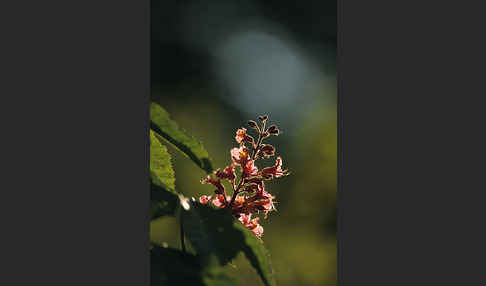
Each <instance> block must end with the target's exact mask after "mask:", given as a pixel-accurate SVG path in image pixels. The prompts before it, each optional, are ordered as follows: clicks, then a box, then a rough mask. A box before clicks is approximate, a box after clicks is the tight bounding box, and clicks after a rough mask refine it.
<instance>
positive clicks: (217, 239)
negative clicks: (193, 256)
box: [181, 202, 276, 286]
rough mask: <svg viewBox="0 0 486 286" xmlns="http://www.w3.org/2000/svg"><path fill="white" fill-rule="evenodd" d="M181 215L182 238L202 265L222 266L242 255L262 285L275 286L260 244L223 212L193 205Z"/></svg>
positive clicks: (268, 263)
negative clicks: (214, 263)
mask: <svg viewBox="0 0 486 286" xmlns="http://www.w3.org/2000/svg"><path fill="white" fill-rule="evenodd" d="M181 214H182V218H183V223H184V229H185V232H186V237H187V239H188V240H189V241H190V243H191V245H193V246H194V248H195V250H196V251H197V253H198V255H200V256H201V257H202V258H203V259H204V261H205V263H211V262H213V261H215V260H216V261H217V263H218V264H220V265H226V264H228V263H229V262H230V261H231V260H232V259H234V258H235V257H236V256H237V254H238V253H239V252H240V251H243V253H244V254H245V256H246V257H247V258H248V260H249V261H250V263H251V265H252V266H253V267H254V268H255V269H256V271H257V272H258V274H259V275H260V277H261V279H262V281H263V282H264V283H265V285H267V286H269V285H276V284H275V280H274V277H273V269H272V266H271V262H270V256H269V254H268V251H267V250H266V248H265V247H264V245H263V242H262V241H260V240H259V239H258V238H257V237H256V236H255V235H254V234H253V233H252V232H251V231H250V230H248V229H247V228H245V227H244V226H243V225H242V224H241V223H240V222H239V221H238V220H236V219H235V218H234V217H233V216H231V214H229V213H228V212H227V211H226V210H225V209H214V208H212V207H210V206H208V205H202V204H199V203H194V202H193V203H192V204H191V208H190V210H188V211H182V213H181Z"/></svg>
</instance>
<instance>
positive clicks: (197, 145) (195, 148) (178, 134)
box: [150, 102, 213, 174]
mask: <svg viewBox="0 0 486 286" xmlns="http://www.w3.org/2000/svg"><path fill="white" fill-rule="evenodd" d="M150 128H151V129H153V130H154V131H155V133H156V136H157V138H158V139H160V140H164V141H166V142H168V143H171V144H172V145H173V146H174V147H175V148H176V149H178V150H179V151H181V152H182V153H183V154H185V155H186V156H188V157H189V158H190V159H191V160H192V161H194V163H196V165H197V166H199V167H200V168H201V169H203V170H204V171H206V173H208V174H209V173H211V172H212V171H213V167H212V163H211V160H210V159H209V155H208V152H207V151H206V149H204V147H203V145H202V144H201V142H199V141H198V140H196V139H195V138H194V137H193V136H191V135H189V134H187V133H186V132H185V131H184V130H183V129H181V128H179V126H178V125H177V123H176V122H175V121H173V120H172V119H170V117H169V113H167V111H166V110H165V109H164V108H162V107H161V106H160V105H158V104H157V103H154V102H152V103H151V104H150Z"/></svg>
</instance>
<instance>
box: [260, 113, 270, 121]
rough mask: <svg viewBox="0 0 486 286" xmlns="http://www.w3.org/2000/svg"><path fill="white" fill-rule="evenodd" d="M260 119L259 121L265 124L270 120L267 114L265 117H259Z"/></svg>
mask: <svg viewBox="0 0 486 286" xmlns="http://www.w3.org/2000/svg"><path fill="white" fill-rule="evenodd" d="M258 119H259V120H260V121H261V122H265V121H267V119H268V115H266V114H265V115H262V116H258Z"/></svg>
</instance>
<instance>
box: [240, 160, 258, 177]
mask: <svg viewBox="0 0 486 286" xmlns="http://www.w3.org/2000/svg"><path fill="white" fill-rule="evenodd" d="M243 172H244V173H245V176H253V175H256V174H257V173H258V168H257V167H256V166H255V160H250V161H248V162H246V164H245V168H244V169H243Z"/></svg>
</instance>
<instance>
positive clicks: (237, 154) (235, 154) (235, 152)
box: [231, 146, 250, 166]
mask: <svg viewBox="0 0 486 286" xmlns="http://www.w3.org/2000/svg"><path fill="white" fill-rule="evenodd" d="M249 157H250V155H249V154H248V148H246V147H245V146H241V147H240V148H233V149H231V159H232V160H233V163H234V164H236V165H238V166H245V165H246V162H248V158H249Z"/></svg>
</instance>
